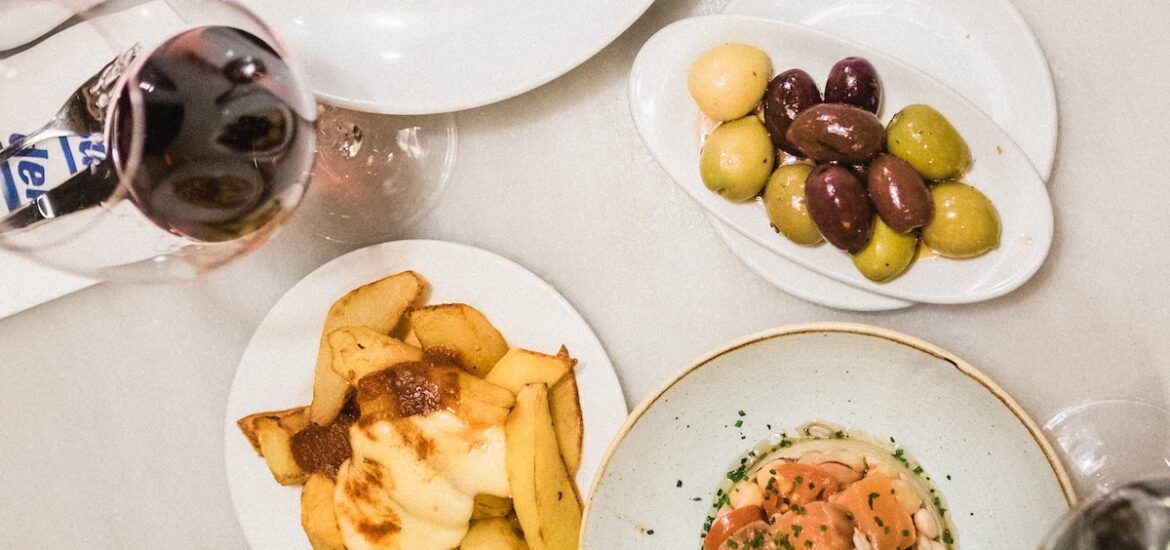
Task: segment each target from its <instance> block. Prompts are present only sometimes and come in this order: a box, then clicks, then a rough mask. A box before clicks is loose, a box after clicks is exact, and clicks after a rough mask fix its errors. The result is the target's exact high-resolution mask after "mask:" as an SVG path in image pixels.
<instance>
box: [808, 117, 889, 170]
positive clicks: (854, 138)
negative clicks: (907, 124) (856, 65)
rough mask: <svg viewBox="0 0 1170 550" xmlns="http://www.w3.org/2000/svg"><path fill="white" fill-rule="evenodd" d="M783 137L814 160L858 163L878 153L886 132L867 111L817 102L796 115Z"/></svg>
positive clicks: (883, 142)
mask: <svg viewBox="0 0 1170 550" xmlns="http://www.w3.org/2000/svg"><path fill="white" fill-rule="evenodd" d="M786 137H787V138H788V141H789V142H791V143H792V144H793V145H795V146H796V148H797V149H799V150H800V152H801V153H803V154H804V156H806V157H809V158H812V159H814V160H819V161H822V162H843V163H846V164H859V163H863V162H868V161H869V159H871V158H873V157H874V155H877V154H878V153H880V152H881V150H882V145H884V144H885V139H886V129H885V128H883V127H882V123H881V122H880V121H879V120H878V119H877V117H876V116H874V114H873V113H871V112H868V111H863V110H861V109H858V108H857V107H854V106H852V105H845V104H843V103H821V104H820V105H814V106H812V107H809V108H808V109H805V110H804V111H802V112H801V113H800V114H799V115H796V120H793V121H792V125H791V126H789V127H788V133H787V134H786Z"/></svg>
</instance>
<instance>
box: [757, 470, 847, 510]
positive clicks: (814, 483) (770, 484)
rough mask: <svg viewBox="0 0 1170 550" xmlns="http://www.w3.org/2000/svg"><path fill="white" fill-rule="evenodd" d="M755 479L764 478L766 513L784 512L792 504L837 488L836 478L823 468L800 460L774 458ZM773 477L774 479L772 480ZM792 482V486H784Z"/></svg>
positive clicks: (825, 494)
mask: <svg viewBox="0 0 1170 550" xmlns="http://www.w3.org/2000/svg"><path fill="white" fill-rule="evenodd" d="M765 469H766V470H765V471H763V472H761V474H762V475H760V476H757V477H756V479H757V480H760V479H764V478H768V479H769V481H766V482H764V484H763V485H764V486H763V487H762V489H763V490H764V511H766V512H767V513H768V514H769V515H772V514H775V513H777V512H787V511H788V510H789V508H790V507H791V505H793V504H797V505H807V504H809V503H811V502H815V501H817V500H822V499H825V498H828V497H829V496H831V495H833V494H834V493H836V492H837V487H838V482H837V478H836V477H834V476H833V475H832V474H831V473H829V472H827V471H825V470H824V469H822V468H819V467H817V466H813V465H811V464H801V463H799V462H776V463H772V464H769V465H767V466H765ZM772 478H775V480H776V481H772ZM789 484H791V490H788V491H787V492H785V489H787V488H788V487H789Z"/></svg>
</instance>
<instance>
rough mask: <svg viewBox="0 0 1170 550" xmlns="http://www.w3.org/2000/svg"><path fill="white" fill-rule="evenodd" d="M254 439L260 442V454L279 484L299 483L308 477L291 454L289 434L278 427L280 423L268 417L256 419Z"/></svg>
mask: <svg viewBox="0 0 1170 550" xmlns="http://www.w3.org/2000/svg"><path fill="white" fill-rule="evenodd" d="M253 426H254V427H255V429H256V440H257V441H258V442H259V444H260V455H261V456H263V457H264V461H265V462H267V463H268V469H269V470H270V471H271V472H272V477H274V478H276V482H277V483H279V484H281V485H300V484H301V483H304V482H305V480H306V479H308V478H309V474H308V473H306V472H305V471H304V470H302V469H301V467H300V465H298V464H297V461H296V459H295V458H293V454H292V442H291V434H289V433H288V432H286V431H284V428H282V427H280V423H279V422H277V421H276V420H274V419H272V418H269V417H262V418H258V419H256V422H255V423H254V424H253Z"/></svg>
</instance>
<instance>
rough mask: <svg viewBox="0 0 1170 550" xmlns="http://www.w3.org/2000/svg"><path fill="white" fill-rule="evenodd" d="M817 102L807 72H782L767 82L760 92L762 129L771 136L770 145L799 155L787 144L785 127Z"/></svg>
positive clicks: (816, 93) (814, 88) (794, 148)
mask: <svg viewBox="0 0 1170 550" xmlns="http://www.w3.org/2000/svg"><path fill="white" fill-rule="evenodd" d="M820 102H821V91H820V90H818V89H817V83H816V82H815V81H814V80H813V79H812V77H811V76H809V75H808V73H806V72H804V71H802V70H800V69H789V70H787V71H784V72H782V73H780V74H778V75H776V77H775V78H773V79H772V81H771V82H769V83H768V89H767V90H766V91H765V92H764V127H765V128H767V129H768V135H770V136H772V143H773V144H775V145H776V147H779V148H780V149H783V150H785V151H788V152H789V153H792V154H794V155H799V154H800V150H798V149H797V148H796V146H794V145H792V144H791V143H789V141H788V138H787V137H786V136H787V134H788V127H789V126H790V125H791V124H792V121H793V120H794V119H795V118H796V115H799V114H800V112H801V111H803V110H805V109H807V108H809V107H812V106H813V105H816V104H818V103H820Z"/></svg>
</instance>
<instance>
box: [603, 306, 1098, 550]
mask: <svg viewBox="0 0 1170 550" xmlns="http://www.w3.org/2000/svg"><path fill="white" fill-rule="evenodd" d="M739 411H743V415H742V416H741V415H740V412H739ZM736 421H742V425H741V426H739V427H736V426H735V423H736ZM812 421H819V422H828V423H832V424H836V425H839V426H842V427H845V428H846V429H851V430H861V431H863V432H866V433H867V434H869V435H871V436H873V437H875V438H881V439H884V438H886V437H892V438H894V439H895V440H896V441H897V443H898V445H899V446H900V447H902V448H905V449H906V451H907V452H908V453H910V454H911V455H913V456H914V457H915V458H916V459H917V461H918V462H919V463H920V464H921V465H922V466H923V468H925V469H926V473H927V474H928V475H930V476H931V479H932V480H933V481H934V483H935V484H936V486H937V487H938V489H939V490H940V491H941V492H942V493H943V495H944V496H945V497H946V500H947V502H948V504H949V510H950V512H949V513H950V515H951V516H950V517H951V519H952V521H953V522H954V524H955V528H956V529H955V530H956V533H957V540H958V544H959V547H961V548H968V549H984V548H996V549H999V550H1025V549H1027V550H1031V549H1034V548H1036V547H1037V546H1039V544H1040V542H1041V539H1042V537H1043V536H1044V533H1045V531H1046V529H1048V528H1049V527H1050V526H1051V525H1053V524H1054V523H1055V522H1056V521H1057V519H1059V518H1060V517H1061V515H1062V514H1063V513H1064V512H1065V511H1067V510H1068V508H1069V506H1070V504H1071V503H1072V501H1073V500H1074V499H1075V497H1074V493H1073V490H1072V488H1071V485H1070V483H1069V480H1068V476H1067V474H1066V473H1065V471H1064V468H1063V466H1062V465H1061V463H1060V461H1059V459H1057V457H1056V455H1055V453H1054V452H1053V450H1052V448H1051V447H1050V446H1049V444H1048V442H1047V441H1046V440H1045V439H1044V437H1043V436H1042V435H1041V433H1040V430H1039V428H1037V427H1036V425H1035V423H1033V422H1032V421H1031V420H1030V419H1029V418H1028V416H1027V415H1026V414H1025V413H1024V411H1023V410H1022V409H1021V408H1020V406H1019V405H1018V404H1016V402H1015V401H1013V400H1012V398H1011V397H1010V396H1008V395H1007V394H1006V393H1004V391H1003V390H1002V389H1000V388H999V387H998V386H997V385H996V384H995V383H994V382H992V381H991V380H989V379H988V378H987V377H986V376H985V375H983V374H982V373H980V372H979V371H978V370H976V369H975V368H974V367H972V366H971V365H970V364H968V363H966V362H964V361H963V360H962V359H959V358H958V357H955V356H954V355H952V354H950V353H948V352H947V351H945V350H942V349H940V348H938V347H936V346H933V345H931V344H928V343H926V342H923V341H921V340H918V339H915V338H912V337H909V336H905V335H903V334H899V333H896V332H893V331H889V330H885V329H881V328H876V327H870V326H865V325H855V324H843V323H826V324H811V325H796V326H789V327H783V328H779V329H774V330H771V331H768V332H765V333H762V334H758V335H756V336H752V337H750V338H748V339H746V340H743V341H740V342H736V343H733V344H731V345H729V346H727V347H726V348H723V349H721V350H719V351H717V352H715V353H713V354H710V355H708V356H706V357H704V358H702V359H700V360H699V361H698V362H697V363H695V364H694V365H692V366H691V367H690V368H688V369H687V370H685V371H683V373H682V374H680V375H679V376H678V377H677V378H676V379H674V380H673V381H671V382H670V383H668V384H667V385H666V386H665V387H664V388H663V389H661V390H660V391H659V392H658V393H656V394H654V395H653V396H651V397H650V398H648V399H647V400H646V401H644V402H643V403H642V404H641V405H639V406H638V408H637V409H635V410H634V412H633V413H632V414H631V415H630V418H629V420H627V421H626V424H625V426H623V427H622V430H621V432H620V433H619V434H618V437H617V438H616V439H615V440H614V443H613V445H612V446H611V447H610V450H609V452H608V453H607V455H606V458H605V461H604V462H603V464H602V471H601V475H599V476H598V477H597V480H596V482H595V485H594V487H593V490H592V494H591V495H590V499H589V500H588V504H587V505H586V506H587V509H586V512H585V521H584V527H583V530H582V540H583V544H582V547H583V548H648V549H649V548H696V547H698V546H699V541H700V539H699V537H700V534H701V533H702V526H703V522H704V520H705V518H706V517H707V514H708V512H709V510H710V506H711V504H712V503H713V502H714V492H715V490H716V488H717V487H718V486H719V483H720V481H721V480H722V479H724V477H725V474H726V473H727V471H728V470H731V469H733V468H734V467H735V466H738V460H739V457H741V456H742V455H743V453H745V452H746V451H748V450H749V449H751V448H752V447H753V446H754V445H756V444H757V443H759V442H762V441H765V440H767V439H768V438H769V437H770V436H775V435H778V434H779V433H780V432H783V431H785V430H791V429H793V428H795V427H797V426H800V425H802V424H805V423H807V422H812ZM769 426H770V427H769ZM695 499H698V500H695Z"/></svg>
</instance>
